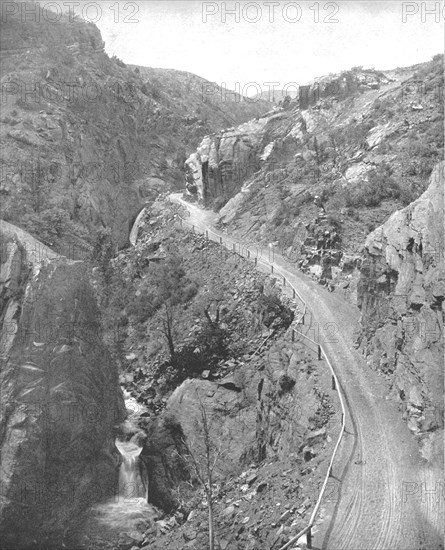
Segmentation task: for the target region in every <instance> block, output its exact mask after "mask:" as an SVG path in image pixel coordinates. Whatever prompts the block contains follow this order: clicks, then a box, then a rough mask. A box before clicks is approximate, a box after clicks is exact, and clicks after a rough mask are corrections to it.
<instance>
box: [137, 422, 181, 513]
mask: <svg viewBox="0 0 445 550" xmlns="http://www.w3.org/2000/svg"><path fill="white" fill-rule="evenodd" d="M145 433H146V434H147V438H146V441H145V444H144V447H143V450H142V453H141V460H142V461H143V463H144V465H145V469H146V472H147V475H148V487H149V492H148V501H149V502H150V503H151V504H154V505H155V506H158V507H159V508H162V509H163V510H165V511H166V512H171V511H172V510H173V509H174V508H176V506H177V505H178V501H177V498H176V497H175V495H174V489H175V488H177V487H178V483H179V482H181V481H183V480H187V479H189V476H190V474H189V472H188V470H187V469H186V468H185V465H184V461H183V460H182V459H181V458H180V457H181V456H184V455H185V454H186V448H185V445H184V435H183V432H182V428H181V426H180V424H179V423H178V422H176V421H175V420H174V419H173V418H172V417H171V416H168V415H167V416H164V417H163V418H161V419H157V420H155V421H150V422H149V424H148V425H147V426H146V428H145Z"/></svg>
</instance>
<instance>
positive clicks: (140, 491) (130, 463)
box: [116, 439, 147, 500]
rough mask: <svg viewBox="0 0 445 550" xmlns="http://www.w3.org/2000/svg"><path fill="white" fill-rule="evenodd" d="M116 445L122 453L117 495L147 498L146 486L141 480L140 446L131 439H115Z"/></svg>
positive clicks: (126, 497) (129, 497) (128, 497)
mask: <svg viewBox="0 0 445 550" xmlns="http://www.w3.org/2000/svg"><path fill="white" fill-rule="evenodd" d="M116 447H117V448H118V450H119V452H120V454H121V455H122V464H121V466H120V470H119V491H118V496H119V497H123V498H124V499H125V500H127V499H137V498H147V488H146V487H145V486H144V482H143V480H142V475H141V472H142V468H143V466H142V465H141V463H140V458H139V455H140V454H141V451H142V447H139V446H138V445H137V444H136V443H134V442H133V441H121V440H119V439H117V440H116Z"/></svg>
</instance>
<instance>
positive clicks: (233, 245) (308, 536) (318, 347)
mask: <svg viewBox="0 0 445 550" xmlns="http://www.w3.org/2000/svg"><path fill="white" fill-rule="evenodd" d="M179 219H180V223H181V226H183V225H184V224H185V225H188V226H189V227H190V228H191V229H192V231H193V232H195V231H196V230H197V231H199V232H202V233H205V235H206V238H207V239H209V235H211V236H214V237H215V241H216V242H217V243H219V244H220V245H221V246H225V247H226V248H228V249H229V250H230V249H232V250H233V252H235V253H236V254H239V255H240V256H242V257H245V258H247V259H250V260H252V258H251V257H250V256H251V254H250V251H249V250H248V251H247V254H246V256H244V255H243V254H242V253H241V247H239V252H236V243H234V242H233V240H232V239H230V238H227V239H226V240H227V242H226V243H224V239H223V237H222V236H221V235H219V234H218V233H215V232H213V231H211V230H209V229H203V228H199V226H195V225H194V224H193V223H191V222H190V221H188V220H186V219H184V218H182V217H180V218H179ZM212 240H213V239H212ZM230 245H231V246H230ZM253 261H254V262H255V266H258V264H263V265H264V266H266V267H267V268H268V269H270V272H271V273H273V274H276V275H279V276H280V277H282V281H283V286H288V287H289V288H290V289H291V290H292V294H293V297H294V298H296V297H297V298H298V299H299V300H300V302H301V304H302V313H301V315H300V317H299V319H298V320H297V321H296V322H295V321H294V323H293V325H294V326H295V328H294V326H291V327H290V329H289V331H291V338H292V341H295V335H296V334H298V335H300V336H301V337H302V338H303V339H304V340H306V341H308V342H310V343H311V344H313V345H315V346H316V353H317V354H318V359H319V360H322V359H323V358H324V359H325V361H326V363H327V365H328V367H329V370H330V372H331V376H332V387H333V389H336V390H337V392H338V397H339V400H340V405H341V411H342V413H341V427H340V433H339V435H338V438H337V442H336V444H335V447H334V450H333V452H332V456H331V460H330V461H329V466H328V470H327V472H326V476H325V479H324V482H323V485H322V487H321V490H320V494H319V495H318V499H317V502H316V503H315V506H314V510H313V511H312V514H311V517H310V518H309V522H308V524H307V526H306V527H305V528H304V529H302V530H301V531H300V532H299V533H297V534H296V535H295V536H294V537H292V538H291V539H290V540H289V541H288V542H287V543H286V544H285V545H284V546H281V547H280V548H279V550H287V549H288V548H290V546H292V544H294V543H295V542H297V541H298V540H299V539H300V538H301V537H302V536H304V535H306V539H307V547H308V548H312V527H313V526H314V523H315V519H316V517H317V514H318V512H319V510H320V506H321V502H322V500H323V496H324V493H325V490H326V486H327V483H328V480H329V478H330V477H331V475H332V468H333V463H334V459H335V456H336V454H337V450H338V447H339V445H340V442H341V440H342V437H343V434H344V432H345V422H346V409H345V400H344V396H343V395H342V392H341V389H340V388H341V387H340V384H339V382H338V378H337V374H336V372H335V369H334V367H333V366H332V364H331V362H330V360H329V358H328V356H327V354H326V352H325V350H324V348H323V346H322V345H321V344H320V342H316V341H315V340H313V339H312V338H309V337H308V336H307V335H306V334H304V333H303V332H302V331H301V330H298V327H299V326H300V325H301V326H304V323H305V317H306V315H307V314H309V313H310V312H309V310H308V308H307V304H306V302H305V301H304V300H303V298H302V296H301V295H300V293H299V292H298V290H297V289H296V288H295V287H294V286H293V285H292V283H291V282H290V281H288V279H287V278H286V276H285V275H284V274H283V273H282V272H281V271H280V269H279V268H277V267H276V266H275V265H274V264H273V262H270V261H267V260H266V259H263V258H258V257H255V258H253ZM264 343H265V342H263V344H262V345H261V346H260V347H262V346H263V345H264ZM312 351H315V350H312Z"/></svg>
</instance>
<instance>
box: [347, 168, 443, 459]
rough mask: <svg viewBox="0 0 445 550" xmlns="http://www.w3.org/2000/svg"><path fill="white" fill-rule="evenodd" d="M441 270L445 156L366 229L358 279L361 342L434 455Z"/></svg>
mask: <svg viewBox="0 0 445 550" xmlns="http://www.w3.org/2000/svg"><path fill="white" fill-rule="evenodd" d="M444 273H445V261H444V165H443V163H442V164H440V165H438V166H437V167H436V169H435V170H434V172H433V174H432V176H431V180H430V185H429V187H428V189H427V190H426V191H425V193H423V195H422V196H421V197H419V199H417V200H416V201H414V202H413V203H412V204H410V205H409V206H408V207H406V208H404V209H403V210H400V211H397V212H395V213H394V214H393V215H392V216H391V217H390V218H389V220H388V221H387V222H386V223H385V224H383V225H382V226H381V227H378V228H377V229H376V230H375V231H373V232H372V233H371V234H370V235H369V236H368V238H367V239H366V244H365V253H364V259H363V263H362V267H361V277H360V281H359V285H358V304H359V307H360V309H361V312H362V318H361V322H362V327H363V332H362V335H361V338H360V345H361V349H362V351H363V353H364V355H365V356H366V357H367V359H368V363H369V364H370V366H371V367H372V368H374V369H378V370H380V371H382V372H383V373H384V374H385V375H387V377H388V379H389V380H390V382H391V386H392V392H393V394H394V396H395V398H396V399H397V400H398V401H399V403H400V407H401V411H402V414H403V416H404V418H406V420H407V422H408V426H409V428H410V429H411V430H412V432H413V433H415V434H416V435H417V436H418V437H419V439H420V440H421V442H422V444H423V453H424V456H425V457H426V458H428V459H431V460H433V461H434V460H438V459H439V458H440V456H441V455H442V443H443V384H444V379H443V374H444V370H443V368H444V367H443V357H444V348H443V320H444V309H443V302H444V300H445V275H444Z"/></svg>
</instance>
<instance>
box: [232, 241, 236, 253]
mask: <svg viewBox="0 0 445 550" xmlns="http://www.w3.org/2000/svg"><path fill="white" fill-rule="evenodd" d="M232 248H233V252H236V244H235V243H233V244H232Z"/></svg>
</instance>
